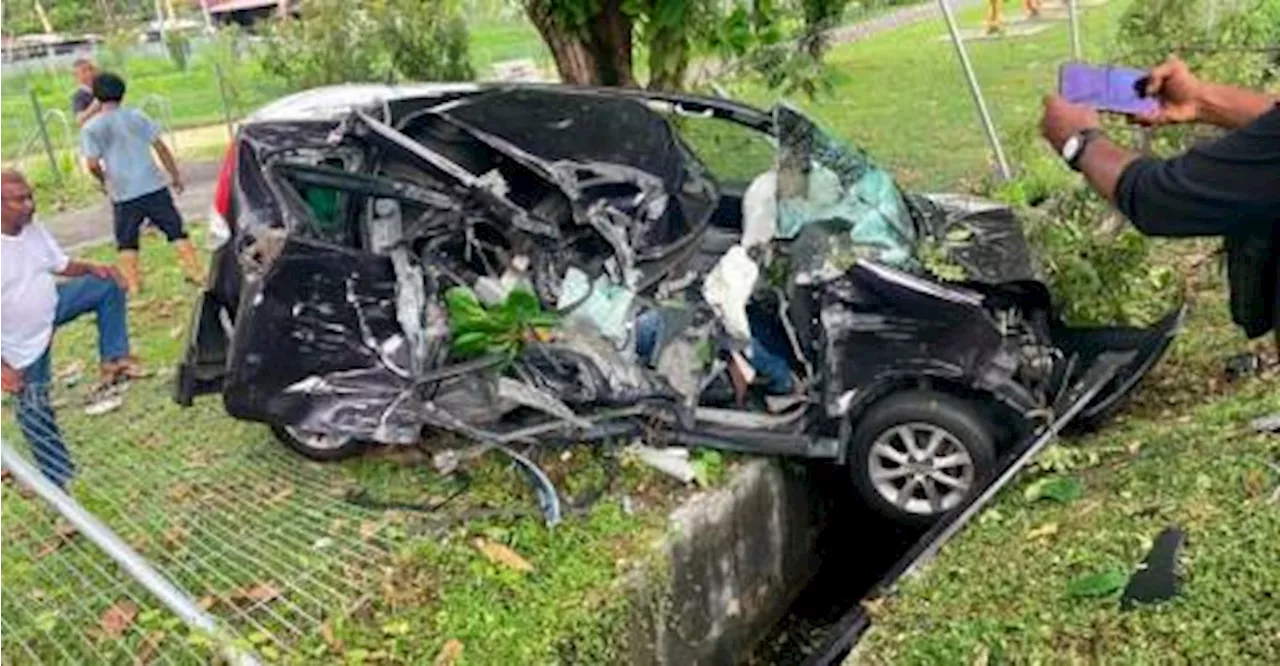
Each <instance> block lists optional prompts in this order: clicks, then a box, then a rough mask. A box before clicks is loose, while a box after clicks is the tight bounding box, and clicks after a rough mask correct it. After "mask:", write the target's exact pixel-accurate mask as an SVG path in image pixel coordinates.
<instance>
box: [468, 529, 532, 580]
mask: <svg viewBox="0 0 1280 666" xmlns="http://www.w3.org/2000/svg"><path fill="white" fill-rule="evenodd" d="M471 545H473V546H475V547H476V550H478V551H480V553H481V554H483V555H484V556H485V557H486V558H487V559H488V560H489V561H490V562H493V563H494V564H500V565H502V566H504V567H506V568H508V569H512V570H515V571H519V572H522V573H529V572H531V571H533V565H532V564H530V563H529V560H526V559H524V558H523V557H521V556H520V554H519V553H517V552H516V551H514V550H511V549H510V548H508V547H507V546H505V545H503V544H500V543H495V542H493V541H487V540H485V539H482V538H480V537H476V538H475V539H472V540H471Z"/></svg>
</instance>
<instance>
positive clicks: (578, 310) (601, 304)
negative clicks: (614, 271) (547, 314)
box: [556, 266, 635, 346]
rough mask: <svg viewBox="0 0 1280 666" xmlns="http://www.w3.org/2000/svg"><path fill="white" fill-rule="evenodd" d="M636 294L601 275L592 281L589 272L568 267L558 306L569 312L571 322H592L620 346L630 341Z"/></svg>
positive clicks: (561, 286)
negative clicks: (628, 331)
mask: <svg viewBox="0 0 1280 666" xmlns="http://www.w3.org/2000/svg"><path fill="white" fill-rule="evenodd" d="M634 300H635V293H634V292H632V291H631V290H629V289H627V288H626V287H624V286H623V285H620V284H616V283H614V282H611V281H610V280H609V278H608V277H607V276H604V275H601V276H600V277H598V278H596V280H595V282H594V283H592V282H589V281H588V278H587V274H586V273H584V272H582V271H581V270H580V269H578V268H576V267H572V266H571V267H569V269H568V270H567V271H565V274H564V281H563V282H561V283H560V299H559V301H558V302H557V304H556V308H557V309H559V310H561V311H566V312H568V314H567V316H566V319H568V320H570V321H586V322H589V323H590V324H591V325H592V326H594V327H595V328H596V330H598V331H600V333H601V335H603V336H605V337H606V338H609V339H610V340H612V341H613V342H614V343H615V344H617V345H619V346H621V345H623V344H625V343H626V341H627V324H628V323H629V322H630V321H631V305H632V302H633V301H634Z"/></svg>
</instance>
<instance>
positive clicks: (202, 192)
mask: <svg viewBox="0 0 1280 666" xmlns="http://www.w3.org/2000/svg"><path fill="white" fill-rule="evenodd" d="M219 166H220V164H219V163H218V162H191V163H188V164H183V165H181V167H180V168H181V169H182V180H183V182H184V183H186V186H187V188H186V190H185V191H183V193H182V195H181V196H178V197H175V203H177V204H178V210H179V211H181V212H182V217H183V218H184V219H186V220H187V221H188V222H190V221H191V220H195V219H199V218H203V217H205V216H206V215H207V214H208V213H209V205H210V204H212V203H213V184H214V181H215V180H217V178H218V167H219ZM40 223H41V224H43V225H44V226H45V228H46V229H48V230H49V231H50V232H52V233H53V236H54V238H57V239H58V242H59V243H61V244H62V246H63V247H65V248H67V249H68V250H73V249H79V248H84V247H87V246H90V245H97V244H99V243H105V242H108V241H110V240H111V238H112V232H111V204H110V203H109V202H108V201H107V200H106V198H105V197H104V198H103V200H102V202H101V203H99V204H97V205H95V206H93V207H90V208H82V209H80V210H72V211H67V212H65V213H58V214H57V215H41V216H40Z"/></svg>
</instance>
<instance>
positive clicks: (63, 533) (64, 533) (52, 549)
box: [36, 521, 80, 560]
mask: <svg viewBox="0 0 1280 666" xmlns="http://www.w3.org/2000/svg"><path fill="white" fill-rule="evenodd" d="M79 533H80V531H79V530H77V529H76V528H75V526H74V525H72V524H71V523H68V522H65V521H58V522H57V523H56V524H55V525H54V526H53V537H52V538H50V539H49V540H48V541H46V542H44V544H43V545H41V546H40V549H39V550H37V551H36V559H38V560H39V559H44V558H46V557H48V556H50V555H52V554H54V553H56V552H58V551H59V550H61V549H62V547H63V546H65V545H67V543H68V542H69V541H71V539H73V538H75V536H76V535H77V534H79Z"/></svg>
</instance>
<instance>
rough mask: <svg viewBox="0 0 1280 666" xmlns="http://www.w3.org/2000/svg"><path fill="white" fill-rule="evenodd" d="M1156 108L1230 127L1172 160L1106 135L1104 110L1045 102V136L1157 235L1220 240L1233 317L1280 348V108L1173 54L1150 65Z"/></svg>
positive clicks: (1156, 121)
mask: <svg viewBox="0 0 1280 666" xmlns="http://www.w3.org/2000/svg"><path fill="white" fill-rule="evenodd" d="M1145 93H1146V95H1147V96H1148V97H1151V98H1153V99H1154V100H1155V101H1156V102H1157V104H1156V106H1155V107H1154V110H1151V111H1146V112H1141V113H1138V114H1135V115H1134V116H1132V117H1133V119H1134V120H1135V121H1136V122H1139V123H1142V124H1145V125H1152V126H1158V125H1167V124H1172V123H1192V122H1200V123H1207V124H1210V125H1215V126H1217V127H1221V128H1223V129H1226V130H1229V131H1228V132H1227V133H1225V134H1223V135H1222V136H1220V137H1218V138H1217V139H1215V140H1212V141H1209V142H1206V143H1202V144H1199V145H1196V146H1194V147H1192V148H1191V149H1189V150H1187V151H1186V152H1184V153H1182V154H1180V155H1177V156H1174V157H1172V158H1169V159H1159V158H1155V157H1151V156H1147V155H1141V154H1138V153H1135V152H1133V151H1131V150H1128V149H1126V148H1123V147H1121V146H1118V145H1116V144H1115V143H1113V142H1112V141H1111V140H1110V139H1108V138H1107V136H1106V133H1105V132H1104V131H1103V130H1102V128H1101V125H1100V123H1099V120H1098V114H1097V112H1096V111H1095V110H1094V109H1093V108H1091V107H1089V106H1085V105H1080V104H1072V103H1070V102H1068V101H1067V100H1066V99H1064V98H1063V97H1062V96H1060V95H1056V94H1055V95H1048V96H1046V97H1045V98H1044V117H1043V118H1042V120H1041V122H1040V129H1041V133H1042V134H1043V135H1044V138H1045V140H1047V141H1048V142H1049V144H1050V145H1052V146H1053V148H1054V150H1056V151H1058V153H1059V154H1060V155H1061V156H1062V158H1063V160H1065V161H1066V163H1067V165H1068V166H1070V167H1071V168H1072V169H1075V170H1076V171H1079V172H1081V173H1083V174H1084V177H1085V179H1086V180H1087V181H1088V183H1089V185H1090V186H1091V187H1092V188H1093V189H1094V190H1096V191H1097V192H1098V193H1099V194H1101V195H1102V196H1104V197H1106V198H1107V200H1108V201H1110V202H1111V203H1113V204H1114V205H1115V206H1116V208H1118V209H1119V210H1120V212H1121V213H1124V215H1125V216H1126V217H1128V218H1129V220H1130V221H1132V222H1133V225H1134V226H1135V227H1137V228H1138V230H1140V231H1142V232H1143V233H1144V234H1147V235H1149V236H1183V237H1186V236H1221V237H1222V238H1223V239H1224V241H1225V245H1226V251H1227V274H1228V281H1229V283H1230V287H1231V314H1232V318H1233V319H1234V320H1235V322H1236V323H1237V324H1238V325H1239V326H1240V327H1241V328H1243V329H1244V332H1245V334H1246V335H1248V336H1249V337H1250V338H1256V337H1259V336H1262V335H1265V334H1266V333H1267V332H1270V331H1274V332H1275V336H1276V345H1277V348H1278V349H1280V107H1278V106H1277V101H1278V100H1277V98H1276V97H1275V96H1273V95H1269V94H1266V93H1262V92H1257V91H1253V90H1247V89H1243V88H1236V87H1232V86H1226V85H1219V84H1214V83H1209V82H1207V81H1201V80H1200V79H1198V78H1196V76H1195V75H1194V74H1192V72H1191V70H1190V69H1189V68H1188V67H1187V65H1186V63H1184V62H1182V61H1181V60H1179V59H1178V58H1176V57H1170V58H1169V59H1168V60H1166V61H1165V62H1164V63H1163V64H1161V65H1159V66H1158V67H1156V68H1155V69H1153V70H1151V72H1150V74H1149V76H1148V77H1147V80H1146V85H1145Z"/></svg>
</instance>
